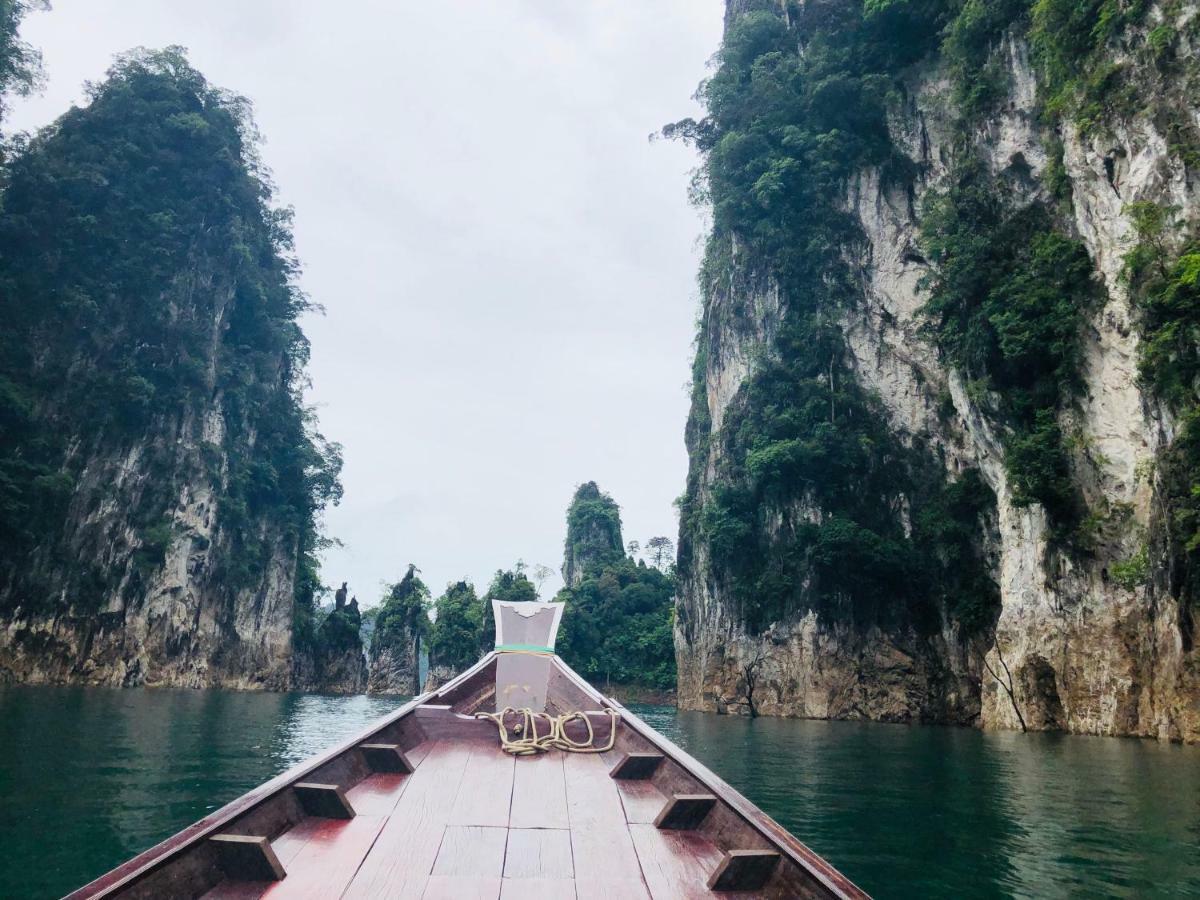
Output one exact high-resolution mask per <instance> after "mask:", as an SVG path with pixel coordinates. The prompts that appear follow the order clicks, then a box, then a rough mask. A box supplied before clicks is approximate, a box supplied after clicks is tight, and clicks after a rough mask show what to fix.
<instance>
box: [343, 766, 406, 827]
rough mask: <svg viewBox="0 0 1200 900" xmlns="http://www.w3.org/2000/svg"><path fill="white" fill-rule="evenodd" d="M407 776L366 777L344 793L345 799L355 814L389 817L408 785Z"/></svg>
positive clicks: (387, 774) (378, 775) (394, 774)
mask: <svg viewBox="0 0 1200 900" xmlns="http://www.w3.org/2000/svg"><path fill="white" fill-rule="evenodd" d="M408 778H409V776H408V775H401V774H398V773H391V772H377V773H375V774H374V775H368V776H367V777H366V778H364V779H363V780H362V781H360V782H359V783H358V784H356V785H355V786H354V787H352V788H350V790H348V791H346V799H347V800H349V801H350V805H351V806H352V807H354V810H355V812H357V813H359V814H360V815H367V816H386V815H390V814H391V812H392V810H393V809H395V808H396V804H397V803H398V802H399V801H400V796H401V795H402V794H403V793H404V786H405V785H406V784H407V783H408Z"/></svg>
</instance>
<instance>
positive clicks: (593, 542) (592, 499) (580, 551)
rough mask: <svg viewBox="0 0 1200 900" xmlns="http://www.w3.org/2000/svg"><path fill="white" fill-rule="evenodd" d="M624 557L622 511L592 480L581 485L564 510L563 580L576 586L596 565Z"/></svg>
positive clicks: (568, 584)
mask: <svg viewBox="0 0 1200 900" xmlns="http://www.w3.org/2000/svg"><path fill="white" fill-rule="evenodd" d="M624 555H625V545H624V544H623V543H622V541H621V510H620V507H618V506H617V504H616V501H614V500H613V498H612V497H610V496H609V495H608V494H605V493H602V492H601V490H600V488H599V487H598V486H597V485H596V482H594V481H588V482H585V483H584V484H581V485H580V486H579V487H578V488H577V489H576V490H575V496H574V497H572V498H571V505H570V506H569V507H568V508H567V539H566V545H565V547H564V548H563V569H562V576H563V581H565V582H566V583H567V586H568V587H571V586H573V585H575V584H578V583H579V581H580V580H581V579H582V578H583V575H584V573H585V572H586V571H587V570H588V569H589V568H591V567H592V566H595V565H601V564H603V563H606V562H614V561H616V560H619V559H621V558H622V557H624Z"/></svg>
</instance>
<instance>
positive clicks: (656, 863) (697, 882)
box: [629, 825, 721, 900]
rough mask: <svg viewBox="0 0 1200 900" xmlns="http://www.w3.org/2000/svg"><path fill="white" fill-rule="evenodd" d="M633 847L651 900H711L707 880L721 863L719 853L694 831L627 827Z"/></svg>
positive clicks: (640, 826)
mask: <svg viewBox="0 0 1200 900" xmlns="http://www.w3.org/2000/svg"><path fill="white" fill-rule="evenodd" d="M629 832H630V834H632V835H633V843H634V845H635V846H636V847H637V855H638V860H639V862H641V864H642V874H643V875H644V876H645V879H646V886H647V887H648V888H649V889H650V896H651V897H653V898H654V900H691V898H701V897H705V898H707V897H711V896H712V892H711V891H709V889H708V883H707V882H708V876H709V873H710V872H712V871H713V870H714V869H715V868H716V867H717V865H718V864H719V863H720V862H721V851H720V850H718V849H717V848H716V847H715V846H714V845H713V843H712V842H711V841H709V840H708V839H707V838H705V837H703V836H701V835H699V834H697V833H696V832H694V831H663V830H662V829H659V828H655V827H654V826H653V825H630V826H629Z"/></svg>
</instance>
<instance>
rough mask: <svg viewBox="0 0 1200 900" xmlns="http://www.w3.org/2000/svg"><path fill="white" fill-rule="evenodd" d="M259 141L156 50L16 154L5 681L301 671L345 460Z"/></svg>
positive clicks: (238, 106) (173, 57)
mask: <svg viewBox="0 0 1200 900" xmlns="http://www.w3.org/2000/svg"><path fill="white" fill-rule="evenodd" d="M250 134H252V130H251V125H250V123H249V120H248V118H247V117H246V106H245V104H244V103H243V102H242V101H240V100H238V99H237V98H233V97H231V96H230V95H227V94H225V93H223V92H221V91H218V90H216V89H214V88H212V87H210V86H209V85H207V83H206V82H205V81H204V79H203V77H202V76H201V75H200V74H199V73H197V72H196V71H195V70H193V69H191V68H190V66H188V64H187V61H186V59H184V58H183V56H182V54H181V53H180V52H177V51H174V50H171V51H163V52H162V53H141V54H133V55H130V56H129V57H128V58H126V59H124V60H123V61H122V62H120V63H119V64H118V65H117V66H116V67H115V68H114V69H113V70H112V71H111V72H110V76H109V79H108V80H107V81H106V82H104V83H103V84H101V85H98V86H97V87H95V88H94V89H93V94H92V97H91V100H90V103H89V105H87V106H86V107H84V108H77V109H72V110H71V111H70V112H68V113H67V114H66V115H64V116H63V117H62V119H60V120H59V121H58V122H57V123H55V124H54V125H52V126H50V127H49V128H48V129H46V130H45V131H44V132H43V133H42V134H40V135H38V136H37V137H36V138H34V139H33V141H32V142H31V143H30V145H29V146H28V147H25V148H18V152H16V153H14V154H11V155H10V156H9V158H8V159H7V161H6V165H5V172H4V194H3V203H2V211H0V317H2V318H3V319H4V321H5V323H6V325H5V329H4V334H3V336H2V337H0V435H2V437H3V440H0V680H5V681H28V682H62V681H77V682H84V683H90V684H113V685H137V684H147V685H179V686H190V687H201V686H223V687H236V688H269V689H286V688H289V687H291V686H293V685H294V684H304V683H305V679H303V678H299V679H298V678H297V672H299V671H300V670H301V669H303V668H304V667H305V666H308V665H309V657H310V656H311V654H313V653H314V652H315V651H316V649H317V648H316V646H315V644H314V636H313V635H312V634H310V633H308V632H306V630H305V628H306V625H307V623H308V622H309V621H310V618H311V609H312V595H313V590H314V588H315V584H316V576H315V561H314V560H313V556H312V552H313V549H314V546H315V528H314V517H315V514H316V512H317V511H318V510H319V509H320V508H321V506H322V505H324V503H326V502H328V501H331V500H332V501H336V499H337V495H338V492H339V491H340V488H339V487H338V486H337V480H336V479H337V468H338V460H337V452H336V447H329V446H327V445H325V444H324V442H323V441H322V440H321V439H320V437H319V436H318V435H315V434H313V433H312V432H311V430H310V427H309V424H308V421H307V419H306V415H305V413H304V411H303V407H302V405H301V402H300V396H299V393H300V387H299V385H300V383H301V381H302V369H303V365H304V361H305V358H306V352H307V345H306V343H305V341H304V336H303V334H302V333H301V332H300V330H299V327H298V326H297V324H296V317H297V316H298V315H299V313H300V312H301V311H302V310H303V309H304V301H303V298H302V296H301V295H300V294H299V292H298V290H297V289H296V288H295V286H294V283H293V277H292V276H293V274H294V271H295V262H294V260H292V259H291V257H290V245H289V240H290V238H289V236H288V231H287V220H286V217H285V216H283V215H282V214H281V213H279V212H277V211H274V210H272V209H270V208H269V205H268V203H269V198H270V193H269V190H268V189H267V187H266V186H265V185H264V183H263V182H262V181H261V180H260V178H259V177H258V174H257V171H256V169H255V164H254V155H253V148H252V146H251V145H250V144H249V143H247V138H248V136H249V135H250Z"/></svg>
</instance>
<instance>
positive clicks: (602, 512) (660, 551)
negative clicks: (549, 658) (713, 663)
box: [555, 481, 675, 689]
mask: <svg viewBox="0 0 1200 900" xmlns="http://www.w3.org/2000/svg"><path fill="white" fill-rule="evenodd" d="M664 540H665V541H667V544H669V543H670V541H669V540H667V539H665V538H651V539H650V540H649V541H648V542H647V546H648V547H650V548H651V553H652V558H658V559H660V560H665V554H666V552H667V551H666V545H665V544H663V541H664ZM632 544H633V542H631V545H632ZM623 546H624V545H623V543H622V540H621V513H620V508H619V507H618V506H617V503H616V501H614V500H613V499H612V497H610V496H608V495H607V494H604V493H601V491H600V489H599V488H598V487H597V486H596V483H595V482H594V481H589V482H587V483H586V484H584V485H582V486H581V487H580V488H579V490H577V491H576V492H575V497H574V498H573V499H572V501H571V506H570V508H569V509H568V510H567V539H566V556H567V558H566V559H565V560H564V563H563V573H564V577H566V576H567V573H568V572H570V573H571V576H573V577H567V585H566V587H564V588H563V589H562V591H560V592H559V594H558V596H557V597H556V598H555V599H556V600H561V601H565V602H566V604H567V608H566V609H565V610H564V611H563V620H562V630H561V634H560V636H559V642H558V651H559V654H560V655H561V656H562V657H563V659H565V660H566V661H567V662H568V663H570V664H571V665H572V666H574V667H575V668H576V669H578V670H579V672H580V674H582V675H584V676H585V677H587V678H592V679H600V680H603V681H604V682H605V683H610V682H618V683H622V684H639V685H645V686H649V687H655V688H660V689H668V688H671V687H674V684H675V646H674V639H673V634H672V628H673V615H674V604H675V580H674V578H673V576H672V575H670V574H667V573H666V572H663V571H660V570H659V569H658V568H655V567H653V566H647V565H646V563H645V562H642V561H638V560H634V559H633V558H632V557H631V556H626V555H625V552H624V550H623V549H622V548H623Z"/></svg>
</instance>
